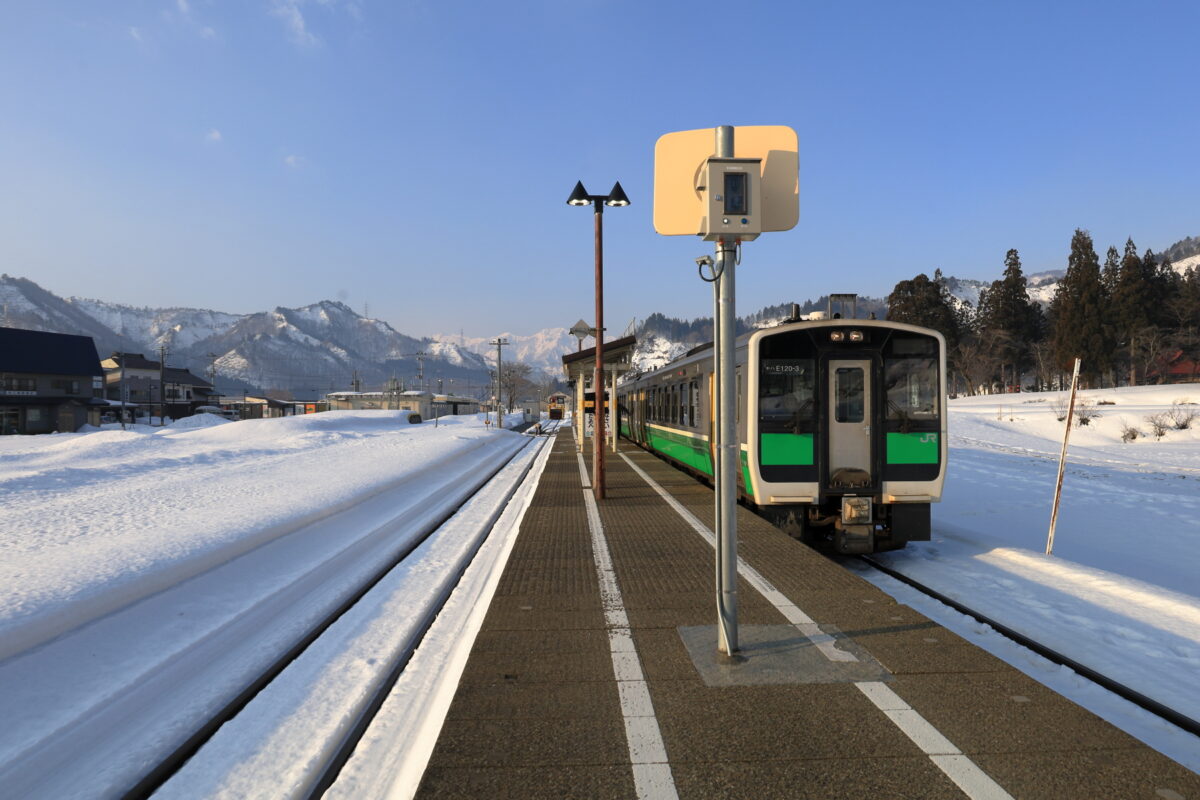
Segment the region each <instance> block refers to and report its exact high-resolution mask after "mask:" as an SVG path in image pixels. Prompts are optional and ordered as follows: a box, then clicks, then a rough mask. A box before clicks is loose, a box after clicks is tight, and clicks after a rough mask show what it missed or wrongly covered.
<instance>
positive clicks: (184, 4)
mask: <svg viewBox="0 0 1200 800" xmlns="http://www.w3.org/2000/svg"><path fill="white" fill-rule="evenodd" d="M175 6H176V7H177V8H178V9H179V13H180V14H183V15H184V16H185V17H186V16H187V15H188V14H190V13H192V7H191V6H190V5H188V0H175Z"/></svg>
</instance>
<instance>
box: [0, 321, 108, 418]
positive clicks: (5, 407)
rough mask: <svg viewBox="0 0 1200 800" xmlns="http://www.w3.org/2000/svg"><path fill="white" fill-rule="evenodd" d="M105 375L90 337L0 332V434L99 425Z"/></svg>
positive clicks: (8, 330) (42, 332)
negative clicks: (101, 394)
mask: <svg viewBox="0 0 1200 800" xmlns="http://www.w3.org/2000/svg"><path fill="white" fill-rule="evenodd" d="M103 374H104V373H103V372H101V370H100V358H99V356H98V355H97V354H96V344H95V342H93V341H92V337H90V336H74V335H71V334H66V333H47V332H45V331H29V330H24V329H22V328H0V434H9V433H53V432H61V433H74V432H75V431H77V430H79V428H80V426H82V425H85V424H86V425H99V424H100V409H101V407H104V406H106V405H107V404H106V403H105V402H104V401H103V400H101V399H99V397H100V393H101V391H102V389H103V386H104V378H103Z"/></svg>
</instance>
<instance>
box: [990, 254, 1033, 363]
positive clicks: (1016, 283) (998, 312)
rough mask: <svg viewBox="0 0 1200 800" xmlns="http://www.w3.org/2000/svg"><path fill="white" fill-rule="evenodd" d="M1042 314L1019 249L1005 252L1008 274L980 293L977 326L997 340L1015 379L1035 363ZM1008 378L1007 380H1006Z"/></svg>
mask: <svg viewBox="0 0 1200 800" xmlns="http://www.w3.org/2000/svg"><path fill="white" fill-rule="evenodd" d="M1040 321H1041V314H1040V312H1039V311H1038V308H1037V304H1036V303H1033V302H1031V301H1030V300H1029V290H1028V284H1027V282H1026V280H1025V275H1024V273H1023V272H1022V271H1021V257H1020V255H1019V254H1018V253H1017V251H1016V250H1009V251H1008V252H1007V253H1006V254H1005V256H1004V277H1003V278H1001V279H1000V280H998V281H994V282H993V283H992V285H991V286H990V287H989V288H988V289H985V290H984V291H983V292H982V293H980V296H979V310H978V313H977V315H976V330H977V331H978V332H979V333H980V335H982V336H984V337H985V338H987V339H989V340H993V341H995V342H996V343H997V347H998V351H997V353H996V355H997V356H998V357H999V358H1000V361H1001V365H1002V366H1003V365H1005V364H1007V365H1008V366H1009V367H1010V368H1011V369H1012V372H1011V373H1009V374H1010V375H1012V377H1013V379H1014V382H1018V383H1019V376H1020V373H1021V372H1022V371H1024V369H1025V368H1026V367H1028V366H1029V365H1030V364H1031V348H1032V345H1033V343H1034V342H1036V341H1037V339H1038V335H1039V333H1040V327H1041V325H1040ZM1005 382H1007V381H1005Z"/></svg>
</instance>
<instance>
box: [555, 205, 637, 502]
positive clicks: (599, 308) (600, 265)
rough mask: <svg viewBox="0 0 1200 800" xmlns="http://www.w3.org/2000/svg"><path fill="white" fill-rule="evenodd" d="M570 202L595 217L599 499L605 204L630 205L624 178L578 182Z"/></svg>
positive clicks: (596, 490)
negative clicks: (596, 187)
mask: <svg viewBox="0 0 1200 800" xmlns="http://www.w3.org/2000/svg"><path fill="white" fill-rule="evenodd" d="M567 205H571V206H587V205H590V206H592V208H593V209H594V217H595V220H596V374H595V377H594V378H593V379H592V388H593V390H594V394H595V397H596V401H595V404H594V406H593V410H594V412H595V416H596V424H595V430H594V431H593V433H592V493H593V494H595V496H596V499H597V500H603V499H604V411H605V403H604V224H603V220H604V206H627V205H629V198H628V197H626V195H625V190H624V189H622V188H621V182H620V181H617V182H616V183H615V184H613V188H612V191H611V192H609V193H608V194H588V193H587V189H584V188H583V181H577V182H576V183H575V189H574V191H572V192H571V196H570V197H568V198H567Z"/></svg>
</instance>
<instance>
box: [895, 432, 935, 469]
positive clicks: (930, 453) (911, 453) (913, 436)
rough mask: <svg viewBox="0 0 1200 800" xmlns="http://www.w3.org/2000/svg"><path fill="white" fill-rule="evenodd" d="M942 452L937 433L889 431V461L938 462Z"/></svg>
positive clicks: (902, 462)
mask: <svg viewBox="0 0 1200 800" xmlns="http://www.w3.org/2000/svg"><path fill="white" fill-rule="evenodd" d="M940 454H941V447H940V446H939V440H938V434H936V433H889V434H888V435H887V463H889V464H936V463H938V456H939V455H940Z"/></svg>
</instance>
